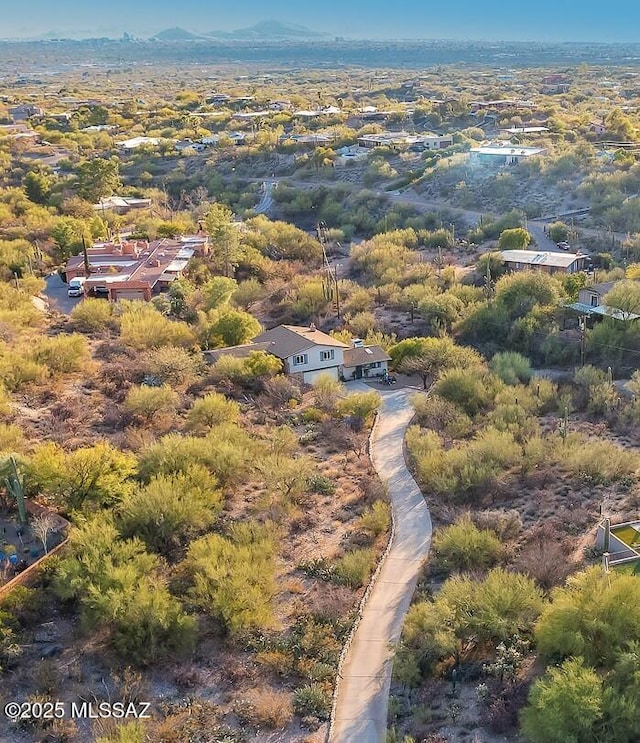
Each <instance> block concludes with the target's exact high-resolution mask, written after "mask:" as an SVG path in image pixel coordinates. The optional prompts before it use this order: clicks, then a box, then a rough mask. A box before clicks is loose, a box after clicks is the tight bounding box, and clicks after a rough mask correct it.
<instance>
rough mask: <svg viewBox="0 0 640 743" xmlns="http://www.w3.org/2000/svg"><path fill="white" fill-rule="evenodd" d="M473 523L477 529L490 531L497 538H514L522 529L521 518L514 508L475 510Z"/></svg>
mask: <svg viewBox="0 0 640 743" xmlns="http://www.w3.org/2000/svg"><path fill="white" fill-rule="evenodd" d="M473 523H474V524H475V525H476V526H477V527H478V529H488V530H489V531H492V532H493V533H494V534H495V535H496V536H497V537H498V539H500V540H502V541H504V540H506V539H515V537H517V536H518V535H519V534H520V532H521V531H522V519H521V518H520V514H519V513H518V511H516V510H515V509H513V510H511V511H506V510H505V509H503V508H498V509H495V510H493V511H476V512H475V513H474V514H473Z"/></svg>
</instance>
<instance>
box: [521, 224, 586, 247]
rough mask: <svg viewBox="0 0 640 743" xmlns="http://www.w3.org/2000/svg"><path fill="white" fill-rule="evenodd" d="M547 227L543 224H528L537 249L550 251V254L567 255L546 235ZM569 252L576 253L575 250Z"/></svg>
mask: <svg viewBox="0 0 640 743" xmlns="http://www.w3.org/2000/svg"><path fill="white" fill-rule="evenodd" d="M545 226H546V225H544V224H543V223H542V222H532V221H529V222H528V223H527V230H529V233H530V234H531V236H532V237H533V239H534V241H535V244H536V247H537V248H538V250H544V251H548V252H550V253H566V252H567V251H566V250H563V249H562V248H559V247H558V246H557V245H556V244H555V243H554V242H553V240H552V239H551V238H550V237H549V236H548V235H547V234H546V233H545V231H544V228H545ZM569 252H572V253H573V252H575V251H574V250H571V251H569Z"/></svg>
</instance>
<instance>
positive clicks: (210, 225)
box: [205, 204, 240, 277]
mask: <svg viewBox="0 0 640 743" xmlns="http://www.w3.org/2000/svg"><path fill="white" fill-rule="evenodd" d="M205 227H206V229H207V232H208V233H209V237H210V238H211V243H212V249H213V260H214V262H215V264H216V267H217V268H218V269H219V270H220V271H222V273H223V275H224V276H227V277H230V276H232V275H233V272H234V270H235V268H236V266H237V263H238V259H239V255H240V251H239V247H240V237H239V234H238V228H237V227H236V225H234V224H233V213H232V211H231V209H229V207H227V206H224V205H223V204H213V205H212V206H211V209H209V212H208V213H207V216H206V217H205Z"/></svg>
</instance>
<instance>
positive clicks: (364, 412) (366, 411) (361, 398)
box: [338, 390, 382, 422]
mask: <svg viewBox="0 0 640 743" xmlns="http://www.w3.org/2000/svg"><path fill="white" fill-rule="evenodd" d="M381 404H382V398H381V397H380V395H379V394H378V393H377V392H375V391H374V390H372V391H371V392H355V393H354V394H352V395H348V396H347V397H345V398H344V399H342V400H340V402H339V403H338V412H339V413H340V414H341V415H343V416H348V417H352V418H355V419H356V420H358V421H360V422H364V421H366V420H367V419H368V418H370V417H371V416H372V415H373V414H374V413H375V412H376V411H377V410H378V408H379V407H380V405H381Z"/></svg>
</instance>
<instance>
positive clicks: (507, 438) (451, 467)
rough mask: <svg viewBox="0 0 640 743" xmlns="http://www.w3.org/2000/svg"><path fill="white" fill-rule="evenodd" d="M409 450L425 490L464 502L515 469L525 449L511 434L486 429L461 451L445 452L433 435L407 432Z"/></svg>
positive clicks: (415, 428) (465, 443)
mask: <svg viewBox="0 0 640 743" xmlns="http://www.w3.org/2000/svg"><path fill="white" fill-rule="evenodd" d="M406 441H407V448H408V450H409V454H410V455H411V458H412V461H413V462H414V464H415V468H416V472H417V475H418V480H419V482H420V485H421V487H422V488H423V489H425V490H427V491H430V492H434V493H437V494H439V495H443V496H447V497H455V498H456V499H457V500H464V499H465V498H468V497H469V496H472V495H474V494H475V493H478V492H481V491H483V490H485V489H486V488H487V487H488V486H489V485H490V484H491V483H492V481H493V480H494V479H495V478H496V477H499V476H500V475H501V474H503V473H505V472H506V471H508V470H509V469H510V468H512V467H513V466H514V465H515V464H516V463H517V462H518V461H519V459H520V456H521V452H522V449H521V447H520V446H519V445H518V444H517V443H516V441H515V440H514V438H513V435H512V434H511V433H509V432H502V431H497V430H496V429H495V428H491V427H489V428H486V429H485V430H483V431H481V432H480V433H478V434H477V435H476V437H475V438H474V439H473V440H471V441H469V442H464V443H463V444H461V445H460V446H459V447H457V448H452V449H447V450H445V449H444V448H443V445H442V441H441V440H440V437H439V436H438V435H437V434H436V433H434V432H433V431H427V432H421V431H420V430H419V429H418V428H417V427H415V426H413V427H411V428H410V429H409V430H408V431H407V438H406Z"/></svg>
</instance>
